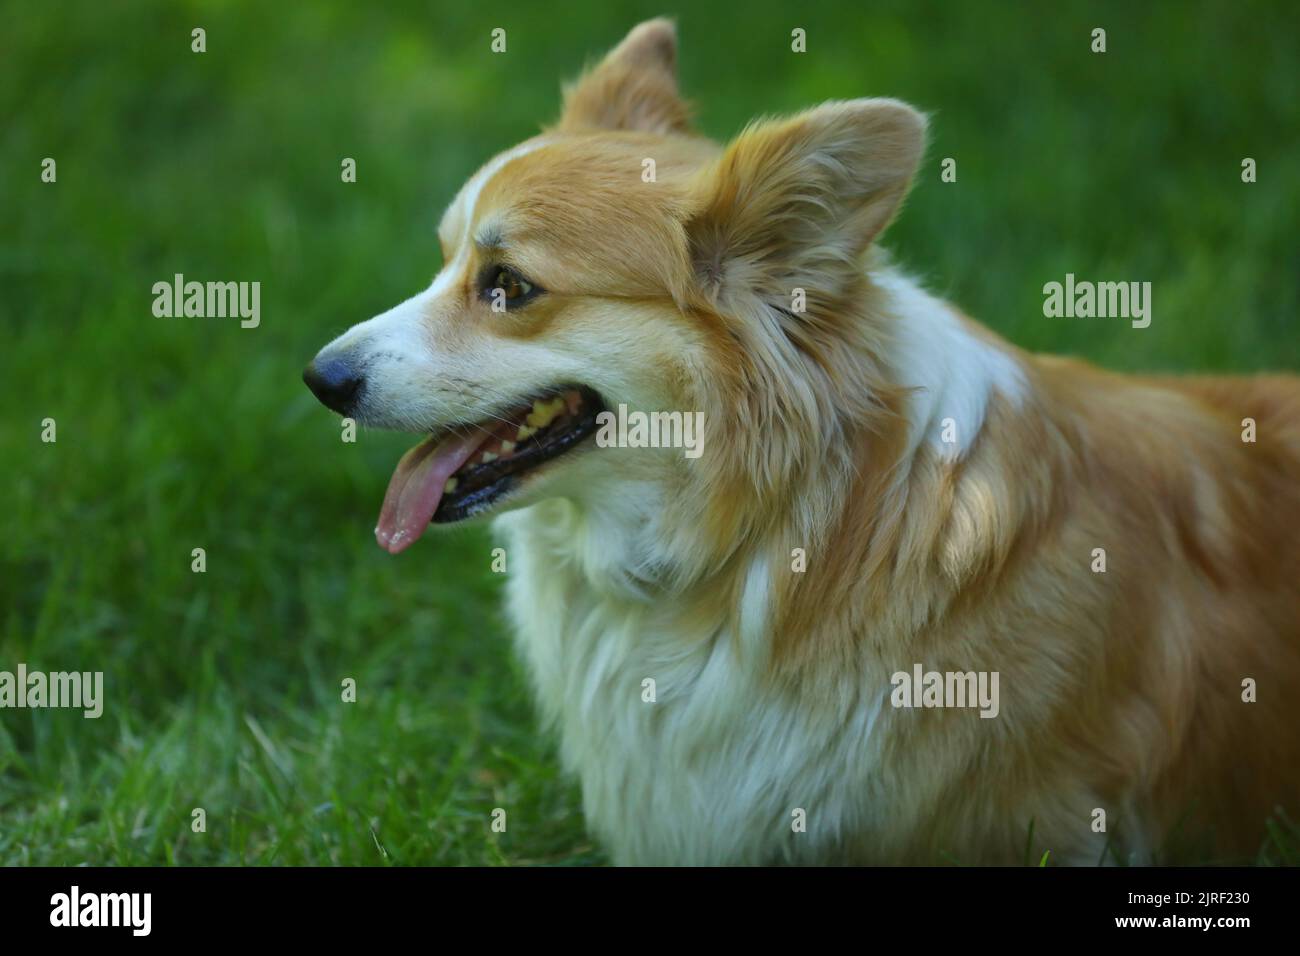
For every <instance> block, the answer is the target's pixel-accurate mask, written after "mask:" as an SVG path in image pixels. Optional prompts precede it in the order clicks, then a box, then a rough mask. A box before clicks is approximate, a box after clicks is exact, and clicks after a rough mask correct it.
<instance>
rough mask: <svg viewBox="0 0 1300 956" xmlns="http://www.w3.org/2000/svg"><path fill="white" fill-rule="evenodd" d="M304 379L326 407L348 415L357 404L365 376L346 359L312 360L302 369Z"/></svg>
mask: <svg viewBox="0 0 1300 956" xmlns="http://www.w3.org/2000/svg"><path fill="white" fill-rule="evenodd" d="M302 380H303V381H304V382H306V383H307V387H308V388H310V389H311V390H312V394H313V395H315V396H316V397H317V398H319V399H320V400H321V404H323V405H324V406H325V407H326V408H332V409H333V410H334V411H336V412H338V413H339V414H340V415H347V414H348V413H349V412H351V411H352V409H353V407H354V406H355V404H356V400H357V394H358V393H359V392H360V391H361V386H362V384H363V383H364V382H365V378H364V377H363V376H362V375H360V374H358V373H357V372H356V371H355V370H354V369H353V367H352V365H351V364H350V363H349V362H347V361H345V360H344V359H337V358H336V359H327V360H326V361H324V362H319V361H317V362H312V363H311V364H310V365H308V366H307V367H306V368H305V369H303V371H302Z"/></svg>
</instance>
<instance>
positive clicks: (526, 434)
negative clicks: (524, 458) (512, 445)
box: [515, 425, 537, 441]
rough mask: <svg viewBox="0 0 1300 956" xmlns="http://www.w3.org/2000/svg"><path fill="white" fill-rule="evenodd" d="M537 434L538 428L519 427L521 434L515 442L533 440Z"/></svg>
mask: <svg viewBox="0 0 1300 956" xmlns="http://www.w3.org/2000/svg"><path fill="white" fill-rule="evenodd" d="M536 434H537V429H536V428H530V427H529V426H527V425H520V426H519V434H518V435H516V436H515V441H523V440H524V439H526V438H532V437H533V436H534V435H536Z"/></svg>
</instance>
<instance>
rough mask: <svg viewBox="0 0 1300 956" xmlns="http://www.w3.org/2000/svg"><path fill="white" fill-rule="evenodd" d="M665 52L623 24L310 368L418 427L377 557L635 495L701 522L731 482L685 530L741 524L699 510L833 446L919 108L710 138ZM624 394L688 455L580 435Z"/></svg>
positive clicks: (363, 409)
mask: <svg viewBox="0 0 1300 956" xmlns="http://www.w3.org/2000/svg"><path fill="white" fill-rule="evenodd" d="M675 60H676V36H675V31H674V28H673V26H672V24H671V23H669V22H667V21H663V20H656V21H651V22H648V23H644V24H641V25H640V26H638V27H637V28H635V29H634V30H633V31H632V32H631V33H630V34H629V35H628V36H627V38H626V39H624V40H623V42H622V43H621V44H619V46H618V47H617V48H615V49H614V50H613V51H612V52H611V53H610V54H609V55H608V56H607V57H606V58H605V59H604V60H603V61H602V62H601V63H600V64H599V65H597V66H596V67H595V68H593V69H592V70H590V71H588V72H587V73H586V74H585V75H584V76H583V77H582V78H581V79H580V80H578V81H577V82H576V83H575V84H574V85H573V86H572V87H570V88H569V89H568V90H567V91H566V95H565V105H564V110H563V114H562V116H561V118H560V120H559V122H558V123H557V124H556V125H555V126H554V127H553V128H551V129H548V130H547V131H545V132H544V133H542V134H541V135H539V136H537V137H534V138H533V139H530V140H527V141H525V142H524V143H522V144H520V145H519V146H517V147H515V148H513V149H510V150H507V151H506V152H504V153H502V154H500V155H498V156H496V157H495V158H493V159H492V160H491V161H489V162H488V163H487V164H486V165H485V166H484V167H483V168H482V169H480V170H479V171H478V172H477V173H476V174H475V175H474V176H472V177H471V178H470V180H469V181H468V182H467V183H466V184H465V186H464V187H462V189H461V190H460V192H459V194H458V195H457V196H456V197H455V198H454V199H453V200H452V202H451V204H450V205H449V206H448V207H447V210H446V212H445V213H444V215H443V217H442V222H441V225H440V226H439V229H438V236H439V240H440V244H441V247H442V249H441V251H442V260H443V267H442V270H441V271H440V272H439V273H438V275H437V277H436V278H435V279H434V281H433V284H432V285H430V286H429V288H427V289H425V290H424V291H423V292H421V293H419V294H418V295H416V296H414V297H413V298H411V299H408V300H407V301H406V302H403V303H402V304H401V305H398V306H396V307H395V308H393V309H390V310H389V311H387V312H385V313H383V314H382V315H380V316H377V317H376V318H373V319H370V320H369V321H367V322H363V323H361V324H359V325H357V326H355V327H353V328H352V329H350V330H349V331H348V332H346V333H345V334H343V335H342V336H340V337H339V338H338V339H336V340H335V341H333V342H331V343H330V344H329V345H327V346H326V347H325V348H324V349H322V350H321V352H320V354H319V355H317V356H316V358H315V360H314V361H313V362H312V364H311V365H310V366H309V367H308V369H307V371H306V373H305V375H304V377H305V379H306V381H307V383H308V385H309V386H310V387H311V388H312V390H313V391H314V392H315V393H316V395H317V396H318V397H319V398H320V399H321V401H323V402H324V403H325V404H326V405H328V406H329V407H330V408H332V409H334V410H335V411H337V412H339V413H340V414H343V415H347V416H350V417H353V418H355V419H356V420H357V421H360V422H362V423H366V424H370V425H375V426H379V427H386V428H395V429H401V430H406V431H411V432H415V433H424V434H427V435H428V436H429V437H428V438H426V439H425V441H423V442H422V443H421V444H419V445H418V446H416V447H415V448H413V449H412V450H411V451H410V452H409V453H408V454H407V455H406V456H405V457H404V458H403V459H402V461H401V463H400V464H399V465H398V466H397V469H396V471H395V473H394V475H393V478H392V482H391V484H390V486H389V489H388V494H387V496H386V498H385V501H384V506H383V511H382V514H381V517H380V522H379V527H378V528H377V529H376V533H377V536H378V538H379V542H380V544H381V545H382V546H384V547H385V548H387V549H388V550H390V551H393V552H396V551H399V550H401V549H403V548H404V547H406V546H408V545H409V544H410V543H412V542H413V541H414V540H415V539H416V538H417V537H419V535H420V534H421V533H422V531H423V529H424V528H425V527H426V526H427V525H428V524H429V523H430V521H431V520H432V521H433V522H435V523H441V522H452V521H457V520H460V519H463V518H467V517H470V516H473V515H479V514H485V513H489V512H494V511H499V510H503V509H506V508H514V507H520V506H524V505H530V504H533V503H536V502H538V501H539V500H541V499H543V498H546V497H553V496H562V497H569V498H572V499H574V500H575V501H578V502H583V501H591V502H595V501H597V500H602V501H608V500H609V498H610V496H615V497H617V496H618V495H619V494H620V493H622V494H629V493H631V492H629V491H628V489H629V488H631V487H636V488H637V489H639V491H638V492H637V493H647V494H650V495H652V496H658V497H659V498H660V499H662V500H664V501H671V502H672V503H674V505H675V507H676V508H678V509H680V510H681V513H683V514H687V513H695V514H696V515H697V516H698V515H699V514H702V513H703V509H704V508H705V505H706V503H707V502H713V503H715V504H716V503H717V502H718V500H719V499H726V502H729V504H724V507H722V508H721V509H720V510H718V509H714V510H713V511H712V512H711V515H712V516H711V517H710V519H709V521H706V522H704V524H700V522H698V521H697V522H695V524H696V526H697V529H696V530H698V531H699V532H701V533H705V532H707V533H710V534H711V535H729V534H734V533H735V532H737V531H739V530H740V529H739V528H738V527H731V526H730V524H729V526H728V527H725V528H723V527H712V528H705V527H704V525H707V524H708V523H709V522H713V523H716V522H718V521H723V522H724V523H725V522H730V523H734V522H735V521H739V520H740V519H739V517H737V516H739V514H740V511H741V509H740V505H741V503H742V502H743V501H746V500H750V499H752V498H754V497H755V496H763V495H771V494H781V493H788V492H789V491H790V489H791V487H792V483H793V482H797V480H798V476H799V473H800V470H801V469H802V468H803V467H805V466H806V465H807V464H808V461H807V460H806V458H807V456H809V455H811V456H820V457H821V458H823V459H824V458H825V457H826V456H827V455H828V454H830V453H831V450H830V448H829V446H830V445H832V444H833V443H834V442H835V441H836V439H837V431H838V429H839V425H838V424H837V423H836V422H837V417H838V416H840V415H843V414H853V413H855V409H856V411H857V412H862V411H863V410H864V409H865V408H866V406H868V405H870V404H871V402H872V399H871V398H870V392H871V390H872V385H873V383H871V382H868V381H862V380H861V379H862V377H863V376H864V375H867V374H869V370H868V371H864V370H863V366H862V362H861V360H860V356H859V355H858V352H859V347H860V346H861V345H863V343H864V341H866V340H867V339H869V337H870V335H871V334H872V333H871V331H870V330H869V329H866V328H863V327H861V326H862V323H861V321H860V318H861V316H862V315H863V314H864V313H865V312H866V311H867V310H868V302H867V300H868V299H869V298H870V296H871V291H870V287H869V282H868V281H867V280H864V276H863V268H862V261H863V258H864V255H865V253H866V252H867V250H868V248H869V247H870V245H871V243H872V241H873V240H874V239H875V237H876V236H877V235H878V234H879V233H880V231H881V230H882V229H883V228H884V227H885V225H886V224H887V223H888V221H889V220H890V218H891V217H892V216H893V215H894V213H895V211H896V209H897V207H898V205H899V203H900V202H901V200H902V198H903V196H904V194H905V192H906V190H907V186H908V184H909V182H910V180H911V177H912V174H913V172H914V170H915V168H916V165H917V163H918V161H919V158H920V154H921V151H922V144H923V135H924V122H923V120H922V118H921V117H920V115H919V114H917V113H916V112H915V111H914V110H912V109H911V108H909V107H908V106H906V105H904V104H902V103H898V102H895V101H891V100H878V99H876V100H871V99H868V100H854V101H847V102H835V103H828V104H825V105H822V106H820V107H817V108H816V109H812V110H809V111H808V112H805V113H802V114H800V115H797V116H795V117H793V118H789V119H781V120H771V121H763V122H758V123H755V124H753V125H751V126H750V127H749V128H748V129H746V130H745V131H744V132H743V133H742V134H741V135H740V136H739V137H738V138H737V139H736V140H735V141H734V142H732V143H731V144H730V145H729V146H727V147H726V148H725V149H719V148H718V147H717V146H715V145H714V144H713V143H711V142H710V141H708V140H707V139H704V138H703V137H701V136H699V135H697V134H695V133H694V132H692V130H691V128H690V125H689V119H688V109H687V107H686V104H685V103H684V102H683V100H682V99H681V98H680V96H679V94H678V92H677V83H676V78H675ZM868 344H869V343H868ZM850 353H852V354H850ZM620 405H621V406H626V410H627V411H628V413H629V414H630V413H632V412H653V411H660V412H681V413H694V412H697V411H698V412H703V413H704V440H703V444H702V449H701V450H702V454H700V455H699V457H695V458H691V457H687V456H686V455H684V454H683V452H682V449H680V448H678V449H671V448H669V449H665V448H629V447H606V445H607V444H608V443H606V442H598V441H596V440H594V438H595V437H596V433H597V431H598V430H599V429H600V427H601V424H602V422H604V421H606V417H605V416H603V415H602V413H605V412H612V411H613V410H615V409H617V408H618V407H619V406H620ZM728 514H730V515H733V517H732V518H726V517H719V515H728ZM688 520H689V519H688Z"/></svg>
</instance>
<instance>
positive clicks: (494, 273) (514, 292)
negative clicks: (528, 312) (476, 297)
mask: <svg viewBox="0 0 1300 956" xmlns="http://www.w3.org/2000/svg"><path fill="white" fill-rule="evenodd" d="M540 291H541V290H540V289H539V288H538V287H537V286H535V285H533V283H531V282H529V281H528V280H527V279H525V278H524V277H523V276H521V275H520V274H519V273H518V272H516V271H515V270H514V269H511V268H510V267H509V266H496V267H495V268H492V269H489V270H488V271H487V281H486V282H484V283H483V298H485V299H487V301H488V302H489V303H491V302H495V301H502V302H504V304H505V306H506V308H510V307H512V306H516V305H522V304H523V303H524V302H526V301H528V300H529V299H531V298H532V297H533V296H534V295H536V294H537V293H538V292H540Z"/></svg>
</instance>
